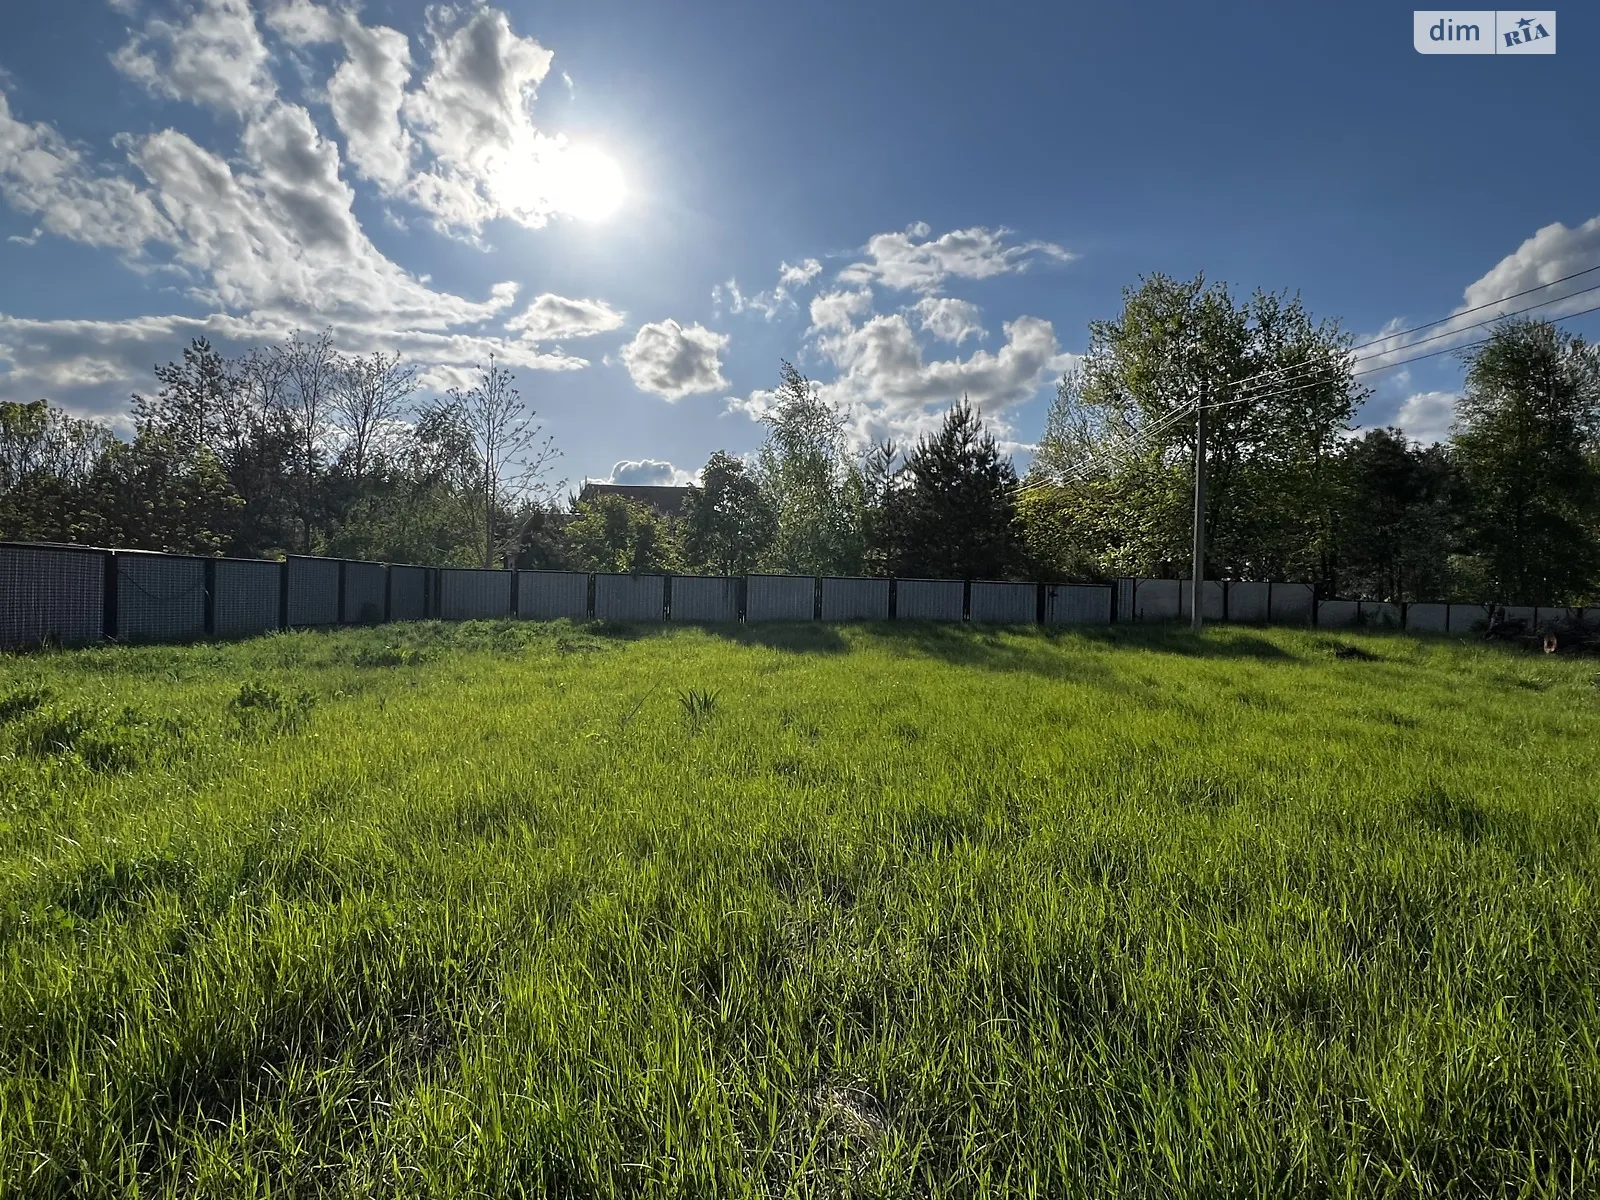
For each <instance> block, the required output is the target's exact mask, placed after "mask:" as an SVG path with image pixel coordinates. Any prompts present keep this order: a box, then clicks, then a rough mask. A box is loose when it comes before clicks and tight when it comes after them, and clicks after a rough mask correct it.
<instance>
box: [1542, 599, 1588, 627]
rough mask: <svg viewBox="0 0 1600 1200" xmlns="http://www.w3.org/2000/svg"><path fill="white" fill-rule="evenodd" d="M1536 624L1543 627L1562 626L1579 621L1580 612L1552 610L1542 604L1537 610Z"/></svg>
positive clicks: (1572, 609) (1570, 609)
mask: <svg viewBox="0 0 1600 1200" xmlns="http://www.w3.org/2000/svg"><path fill="white" fill-rule="evenodd" d="M1535 611H1536V612H1537V614H1538V615H1537V617H1536V618H1535V620H1536V623H1537V624H1539V625H1541V626H1543V625H1560V624H1565V623H1566V622H1568V621H1576V620H1577V619H1578V610H1577V609H1575V608H1550V607H1549V606H1547V605H1543V604H1541V605H1540V606H1539V607H1538V609H1537V610H1535Z"/></svg>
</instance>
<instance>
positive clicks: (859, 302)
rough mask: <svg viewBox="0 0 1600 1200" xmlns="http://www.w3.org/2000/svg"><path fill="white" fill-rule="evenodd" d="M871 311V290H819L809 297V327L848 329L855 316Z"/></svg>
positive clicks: (815, 328) (814, 329) (814, 328)
mask: <svg viewBox="0 0 1600 1200" xmlns="http://www.w3.org/2000/svg"><path fill="white" fill-rule="evenodd" d="M871 311H872V291H871V289H870V288H859V289H857V290H856V291H853V292H819V293H818V294H817V295H815V296H813V297H811V329H812V331H813V332H816V331H819V330H826V329H849V328H851V326H853V325H854V324H855V319H856V318H857V317H861V316H865V315H866V314H867V313H869V312H871Z"/></svg>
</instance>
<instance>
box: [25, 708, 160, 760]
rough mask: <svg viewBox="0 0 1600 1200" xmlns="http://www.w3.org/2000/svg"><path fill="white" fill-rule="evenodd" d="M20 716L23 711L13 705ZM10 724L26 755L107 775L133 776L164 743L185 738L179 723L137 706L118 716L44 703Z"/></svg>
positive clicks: (101, 710) (117, 712)
mask: <svg viewBox="0 0 1600 1200" xmlns="http://www.w3.org/2000/svg"><path fill="white" fill-rule="evenodd" d="M30 699H33V698H32V697H30ZM17 711H21V710H19V709H18V708H17V706H15V705H13V712H14V713H15V712H17ZM9 723H11V724H13V725H14V735H13V736H14V738H15V745H16V748H17V750H18V751H19V752H21V753H22V754H24V755H27V756H28V757H30V758H37V759H43V760H46V761H56V762H70V763H76V764H78V765H79V766H82V767H86V768H87V769H89V770H91V771H101V772H115V771H131V770H133V769H134V768H135V767H138V766H140V765H142V764H143V763H145V762H147V761H148V760H149V759H150V758H152V757H153V756H154V755H155V753H156V751H157V750H158V748H159V747H160V746H161V745H162V744H163V743H164V742H166V741H168V740H170V739H176V738H179V737H181V736H182V734H183V729H182V726H181V725H180V724H179V723H178V722H177V721H174V720H172V719H171V718H155V717H151V716H149V715H147V714H146V713H144V712H141V711H140V710H139V709H137V708H134V707H133V706H132V705H124V706H123V707H122V708H121V709H120V710H112V709H108V708H103V707H98V706H95V705H77V704H62V705H45V704H43V703H42V702H40V703H34V704H32V705H31V707H28V708H26V710H25V715H23V716H21V717H20V718H19V717H17V716H15V715H13V716H12V717H11V718H10V722H9Z"/></svg>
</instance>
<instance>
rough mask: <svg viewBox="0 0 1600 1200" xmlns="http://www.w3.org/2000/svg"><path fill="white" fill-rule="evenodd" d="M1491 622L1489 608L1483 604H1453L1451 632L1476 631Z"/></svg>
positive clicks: (1451, 607) (1451, 609)
mask: <svg viewBox="0 0 1600 1200" xmlns="http://www.w3.org/2000/svg"><path fill="white" fill-rule="evenodd" d="M1488 623H1489V610H1488V609H1487V608H1485V607H1484V606H1483V605H1481V604H1452V605H1451V606H1450V632H1451V633H1476V632H1478V631H1479V630H1481V629H1483V628H1484V626H1486V625H1488Z"/></svg>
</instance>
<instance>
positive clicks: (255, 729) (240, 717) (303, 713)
mask: <svg viewBox="0 0 1600 1200" xmlns="http://www.w3.org/2000/svg"><path fill="white" fill-rule="evenodd" d="M379 653H382V652H381V651H380V652H379ZM357 665H358V666H368V665H372V664H371V662H370V660H369V661H368V662H358V663H357ZM315 706H316V697H315V696H313V695H312V694H311V693H310V692H309V691H306V690H305V689H304V688H301V689H299V690H298V691H293V692H285V691H281V690H279V689H278V688H276V687H274V686H272V685H271V684H269V683H260V682H257V681H248V682H246V683H245V684H244V685H243V686H241V687H240V688H239V693H238V695H236V696H234V698H233V699H232V700H230V701H228V715H229V716H230V717H231V718H232V719H233V725H234V729H235V731H236V732H237V733H238V734H239V736H241V737H245V738H260V737H268V736H270V735H272V734H278V733H295V732H297V731H299V730H300V729H303V728H304V727H305V725H306V722H307V721H309V720H310V719H311V710H312V708H314V707H315Z"/></svg>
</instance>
